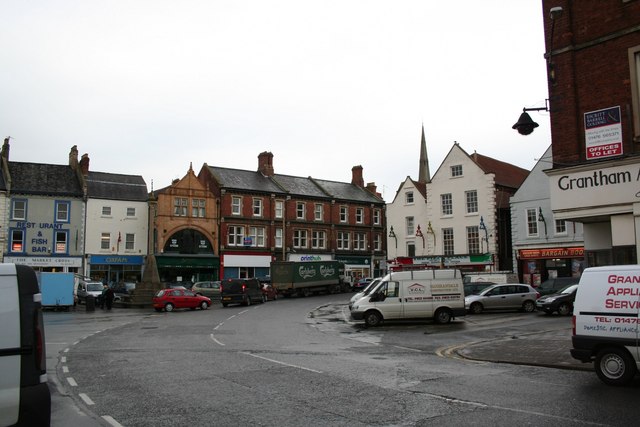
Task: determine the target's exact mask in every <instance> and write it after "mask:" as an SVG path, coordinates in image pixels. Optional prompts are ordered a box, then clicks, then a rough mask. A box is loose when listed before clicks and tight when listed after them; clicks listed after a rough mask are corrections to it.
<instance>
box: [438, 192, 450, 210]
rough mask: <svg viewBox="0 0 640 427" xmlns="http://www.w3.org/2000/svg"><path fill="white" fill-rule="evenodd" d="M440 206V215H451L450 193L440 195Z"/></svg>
mask: <svg viewBox="0 0 640 427" xmlns="http://www.w3.org/2000/svg"><path fill="white" fill-rule="evenodd" d="M440 206H441V207H440V209H441V211H442V215H453V199H452V197H451V193H446V194H441V195H440Z"/></svg>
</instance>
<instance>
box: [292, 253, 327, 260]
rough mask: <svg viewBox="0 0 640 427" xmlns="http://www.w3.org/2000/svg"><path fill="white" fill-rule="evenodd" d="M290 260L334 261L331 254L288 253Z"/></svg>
mask: <svg viewBox="0 0 640 427" xmlns="http://www.w3.org/2000/svg"><path fill="white" fill-rule="evenodd" d="M287 255H288V256H287V260H288V261H296V262H307V261H332V260H333V257H332V256H331V255H324V254H322V255H320V254H319V255H316V254H314V255H310V254H287Z"/></svg>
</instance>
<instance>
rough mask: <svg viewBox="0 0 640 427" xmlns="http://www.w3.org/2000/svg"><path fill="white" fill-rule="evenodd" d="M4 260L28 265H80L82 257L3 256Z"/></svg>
mask: <svg viewBox="0 0 640 427" xmlns="http://www.w3.org/2000/svg"><path fill="white" fill-rule="evenodd" d="M4 262H9V263H13V264H23V265H28V266H30V267H82V258H79V257H75V258H74V257H33V256H24V257H14V256H6V257H4Z"/></svg>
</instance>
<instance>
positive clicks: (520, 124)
mask: <svg viewBox="0 0 640 427" xmlns="http://www.w3.org/2000/svg"><path fill="white" fill-rule="evenodd" d="M527 111H549V100H548V99H545V100H544V107H535V108H526V107H525V108H523V109H522V114H520V118H519V119H518V121H517V122H516V124H514V125H513V126H511V129H515V130H517V131H518V133H519V134H520V135H529V134H531V133H532V132H533V130H534V129H535V128H537V127H538V126H539V125H538V124H537V123H536V122H534V121H533V120H532V119H531V116H530V115H529V113H527Z"/></svg>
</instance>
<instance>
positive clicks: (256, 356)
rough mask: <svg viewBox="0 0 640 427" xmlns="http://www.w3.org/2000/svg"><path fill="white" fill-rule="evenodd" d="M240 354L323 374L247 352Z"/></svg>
mask: <svg viewBox="0 0 640 427" xmlns="http://www.w3.org/2000/svg"><path fill="white" fill-rule="evenodd" d="M240 353H242V354H246V355H247V356H252V357H255V358H257V359H262V360H266V361H268V362H272V363H277V364H279V365H284V366H289V367H291V368H297V369H303V370H305V371H310V372H315V373H316V374H321V373H322V371H317V370H315V369H311V368H305V367H304V366H299V365H292V364H290V363H285V362H280V361H279V360H273V359H269V358H268V357H264V356H258V355H257V354H252V353H248V352H246V351H241V352H240Z"/></svg>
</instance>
